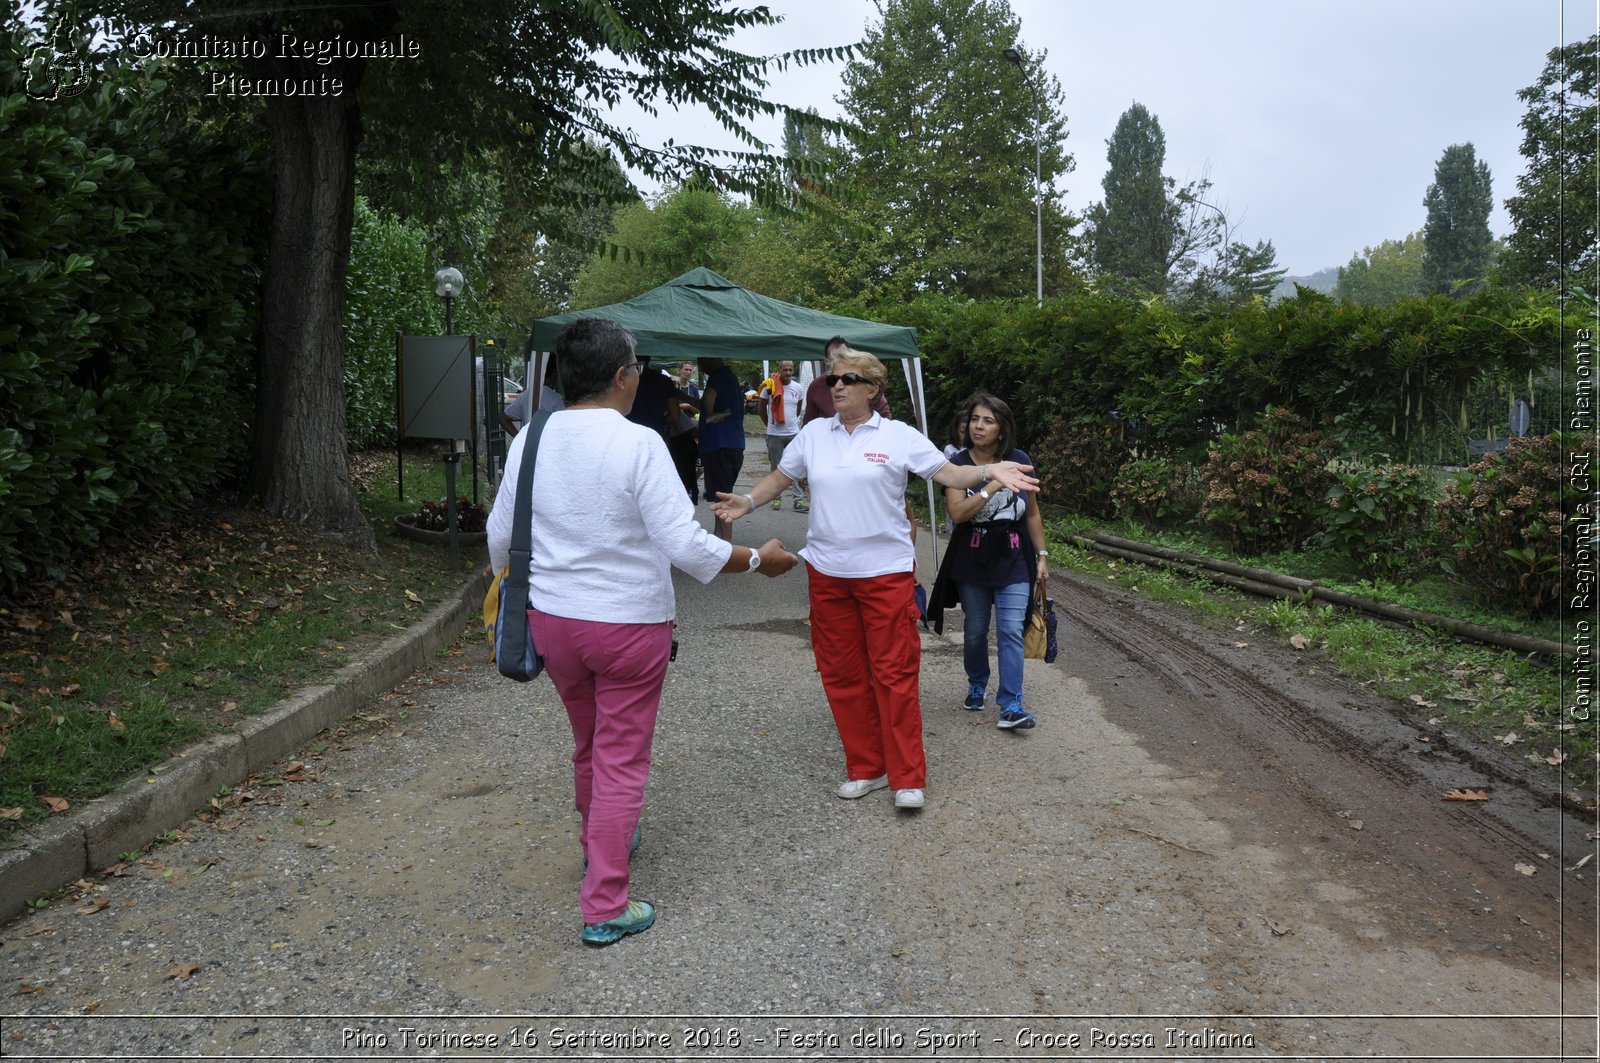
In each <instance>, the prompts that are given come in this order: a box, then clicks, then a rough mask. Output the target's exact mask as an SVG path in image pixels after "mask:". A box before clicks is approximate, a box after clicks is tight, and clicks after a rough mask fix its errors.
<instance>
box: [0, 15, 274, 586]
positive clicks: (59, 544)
mask: <svg viewBox="0 0 1600 1063" xmlns="http://www.w3.org/2000/svg"><path fill="white" fill-rule="evenodd" d="M24 46H25V42H24V41H22V40H21V39H20V38H19V35H18V31H17V28H16V25H15V24H14V23H12V24H4V25H0V351H3V352H4V355H3V357H0V426H4V427H3V428H0V497H3V499H4V502H3V504H0V588H3V587H4V586H6V585H14V584H15V583H17V582H19V581H20V580H22V579H23V578H24V577H26V576H27V575H29V574H31V573H34V572H38V571H41V570H43V571H53V572H60V571H61V570H63V569H64V568H65V566H66V564H67V562H68V559H69V558H70V557H71V555H72V553H73V552H74V551H75V550H79V549H82V548H84V547H87V546H90V545H92V544H95V543H97V542H99V541H100V539H101V537H102V536H103V535H104V534H105V533H106V532H107V531H108V530H110V529H114V528H118V527H127V526H131V525H135V524H139V523H142V522H144V521H147V520H149V519H151V518H153V517H156V516H159V515H161V514H166V513H172V512H175V511H177V510H179V509H181V508H182V507H183V506H184V505H185V504H186V503H188V502H189V501H190V500H191V499H192V498H194V497H196V496H198V495H201V494H203V493H205V492H208V491H210V490H213V489H214V488H216V487H217V486H218V485H220V484H221V483H223V482H225V481H226V480H227V479H229V478H230V477H232V476H234V475H235V474H236V473H237V471H238V468H239V464H240V462H241V461H242V459H243V457H244V455H246V454H247V453H248V448H247V446H246V444H247V441H248V438H249V437H248V432H249V427H250V419H251V416H252V410H253V404H252V394H251V382H252V367H253V358H254V347H255V338H256V331H257V328H256V315H257V306H258V303H259V294H258V293H259V283H260V267H261V263H262V262H263V261H264V258H265V249H264V247H263V244H262V235H263V234H264V233H265V231H266V226H265V217H266V213H267V211H268V209H269V208H270V203H271V188H270V180H269V176H268V171H267V168H266V166H265V165H264V161H263V160H264V149H263V148H262V147H260V145H261V144H262V143H263V142H264V141H265V139H266V138H265V137H264V136H262V135H261V134H260V131H259V130H258V129H253V128H245V127H249V126H250V125H251V115H252V112H251V111H249V110H247V109H241V107H240V105H239V101H237V100H227V101H226V102H225V103H224V102H222V101H210V102H209V103H208V101H206V99H205V98H204V97H203V96H201V95H200V90H199V88H198V87H197V79H182V84H183V86H184V87H182V88H180V87H178V85H177V84H176V83H167V82H163V81H162V80H161V79H160V78H159V77H157V76H156V74H155V73H154V69H153V68H152V67H151V66H150V65H148V64H129V65H124V66H120V67H119V66H117V65H115V64H99V65H93V66H90V67H89V68H88V70H87V89H86V91H84V92H83V94H82V95H79V96H76V97H72V98H68V99H57V100H33V99H29V98H28V97H27V96H26V94H25V85H26V78H27V74H26V72H25V71H24V70H23V69H22V67H21V65H20V64H21V60H22V54H23V50H24ZM252 144H254V145H256V146H251V145H252Z"/></svg>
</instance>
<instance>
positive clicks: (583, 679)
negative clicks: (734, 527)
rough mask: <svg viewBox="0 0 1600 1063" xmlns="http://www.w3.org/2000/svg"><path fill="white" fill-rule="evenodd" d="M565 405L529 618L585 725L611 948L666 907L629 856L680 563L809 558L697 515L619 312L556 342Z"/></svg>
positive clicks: (502, 517) (504, 524)
mask: <svg viewBox="0 0 1600 1063" xmlns="http://www.w3.org/2000/svg"><path fill="white" fill-rule="evenodd" d="M556 359H557V364H558V365H559V366H560V372H561V385H562V391H564V392H565V393H566V398H567V404H566V409H565V410H563V411H561V412H557V413H552V414H550V419H549V421H548V422H547V423H546V424H545V427H544V433H543V436H542V437H541V438H540V441H539V451H538V454H537V455H536V456H535V461H536V464H535V476H534V483H533V495H532V503H533V524H532V532H533V535H532V543H531V556H530V558H529V564H528V571H529V581H528V595H529V598H528V602H529V608H528V623H529V626H530V628H531V629H532V632H533V641H534V645H536V646H538V647H539V652H540V653H541V654H542V655H543V657H544V663H545V672H546V673H547V674H548V675H549V676H550V680H551V682H553V683H554V684H555V688H556V692H557V693H558V694H560V695H561V701H562V703H563V704H564V705H565V706H566V709H567V718H568V720H569V721H570V722H571V724H572V737H573V740H574V742H575V744H576V749H575V751H574V753H573V755H572V778H573V790H574V793H575V803H576V805H577V809H578V813H579V815H580V816H581V817H582V821H583V822H582V830H581V833H580V834H579V841H580V842H581V843H582V845H583V852H584V858H585V863H586V867H585V870H584V876H583V886H582V888H581V889H580V891H579V894H578V899H579V906H580V907H581V909H582V911H583V924H584V925H583V931H582V934H581V940H582V941H583V942H584V943H585V944H588V945H608V944H610V943H611V942H613V941H616V940H618V939H620V938H621V937H623V935H625V934H637V933H639V932H640V931H642V930H647V929H649V927H650V926H651V925H652V924H653V923H654V922H655V908H654V906H652V905H651V904H649V903H648V902H645V901H635V900H630V899H629V896H628V857H629V854H630V853H631V852H632V848H633V847H634V846H637V845H638V843H639V813H640V811H641V809H642V808H643V807H644V790H645V783H646V781H647V780H648V779H649V775H650V747H651V743H652V738H653V736H654V734H655V724H656V712H657V710H658V709H659V708H660V705H661V687H662V683H663V681H664V680H665V679H666V674H667V660H668V658H669V656H670V654H671V650H672V620H673V616H674V615H675V613H676V603H675V601H674V598H673V593H672V573H671V568H672V566H673V565H676V566H677V567H678V568H681V569H682V570H683V571H685V572H687V573H688V574H689V575H691V576H693V577H694V578H695V579H697V580H699V581H700V582H701V583H709V582H711V580H712V578H713V577H715V576H716V574H717V573H719V572H760V573H762V574H763V575H766V576H778V575H782V574H783V573H784V572H787V571H788V570H789V569H790V568H792V567H794V566H795V565H796V564H798V563H799V558H797V557H795V556H794V555H793V554H791V553H789V551H787V550H785V549H784V548H783V544H782V543H780V542H779V541H778V540H776V539H772V540H770V541H768V542H767V543H766V545H764V546H762V547H761V549H760V550H752V549H749V548H747V547H743V546H733V545H732V544H731V543H728V542H726V541H725V540H722V539H718V538H716V537H714V536H712V535H710V534H709V533H708V532H707V531H706V530H705V529H704V528H702V527H701V526H700V524H699V522H698V521H696V520H695V515H694V505H693V503H691V502H690V501H689V499H688V497H687V496H685V494H684V492H683V488H682V487H681V486H680V485H679V483H678V477H677V475H676V473H675V472H674V470H673V466H672V458H671V456H670V455H668V453H667V444H666V441H665V440H664V439H662V437H661V433H660V432H657V431H654V430H653V429H651V428H646V427H644V426H642V425H638V424H634V423H632V422H630V421H628V420H627V419H626V417H625V416H624V415H625V414H626V413H627V412H628V411H629V410H630V409H632V408H633V403H634V398H635V397H636V395H637V393H638V390H639V371H640V369H641V365H642V363H640V361H639V360H638V357H637V356H636V355H635V353H634V341H633V335H632V333H630V332H629V331H628V330H627V329H625V328H623V327H622V326H621V325H618V324H617V323H616V322H614V321H607V320H604V319H602V318H580V319H579V320H577V321H574V322H573V323H572V324H570V325H568V326H567V327H566V328H565V329H563V330H562V331H561V335H560V336H559V337H558V338H557V339H556ZM530 434H531V433H528V432H519V433H517V437H516V438H515V439H513V440H512V441H511V448H510V450H509V452H508V453H507V454H506V473H505V479H504V480H503V481H502V483H501V485H500V490H499V494H497V495H496V497H495V505H494V509H493V511H492V512H491V513H490V514H489V528H488V530H489V559H490V564H491V565H492V566H493V570H494V571H495V572H499V571H500V570H501V569H502V568H504V567H505V566H506V565H507V564H509V562H510V556H511V529H512V525H513V521H514V516H515V515H514V513H513V512H512V511H513V510H514V508H515V503H516V497H517V480H518V477H519V474H520V472H521V468H522V451H523V449H524V447H525V445H526V443H527V440H528V436H529V435H530Z"/></svg>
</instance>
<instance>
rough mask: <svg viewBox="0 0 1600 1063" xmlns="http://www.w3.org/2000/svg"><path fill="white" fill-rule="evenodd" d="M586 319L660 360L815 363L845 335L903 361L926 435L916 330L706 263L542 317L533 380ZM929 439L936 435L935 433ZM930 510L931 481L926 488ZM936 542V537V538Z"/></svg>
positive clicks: (533, 340)
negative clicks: (817, 304)
mask: <svg viewBox="0 0 1600 1063" xmlns="http://www.w3.org/2000/svg"><path fill="white" fill-rule="evenodd" d="M581 317H603V318H607V319H609V320H612V321H615V322H617V323H618V324H620V325H622V326H623V327H625V328H627V329H628V331H630V332H632V333H633V335H634V337H635V339H637V340H638V345H639V346H638V349H639V353H640V354H642V355H648V356H649V357H650V358H651V360H652V361H654V362H655V363H656V364H658V365H661V364H666V363H670V362H684V361H689V362H692V361H697V360H699V359H700V358H728V359H736V360H739V361H764V360H765V361H777V360H780V359H784V358H789V359H794V360H796V361H817V360H819V359H820V358H821V357H822V347H823V344H825V343H827V342H828V340H830V339H832V338H833V337H834V336H843V337H844V338H845V339H846V340H848V341H849V343H850V346H852V347H854V348H855V349H857V350H860V351H868V352H870V353H872V354H875V355H877V356H878V357H879V358H880V359H882V360H884V361H886V362H887V361H899V362H901V364H902V366H903V367H904V369H905V374H906V383H907V385H908V386H909V387H910V390H911V404H912V407H913V412H914V413H915V417H916V423H917V425H918V426H919V427H920V428H921V429H922V432H923V434H924V435H928V412H927V399H926V395H925V393H924V391H923V387H922V356H921V355H920V354H918V352H917V330H916V329H913V328H907V327H905V326H902V325H885V324H882V323H880V322H877V321H865V320H863V319H861V318H855V317H844V316H842V315H839V314H829V313H825V312H824V311H821V310H811V309H809V308H807V307H803V306H796V305H794V304H793V303H786V302H783V301H782V300H780V299H772V298H769V297H767V296H765V295H757V294H756V293H755V292H752V291H750V290H749V289H747V288H742V287H740V286H739V285H737V284H735V283H733V282H732V281H730V280H728V279H727V278H726V277H722V276H720V275H718V274H717V273H715V272H713V271H711V270H709V269H706V268H705V267H704V266H701V267H698V268H696V269H692V270H690V271H689V272H688V273H685V274H683V275H682V276H681V277H676V278H674V279H673V280H670V281H667V283H665V284H663V285H661V286H660V287H659V288H652V289H651V290H650V291H648V292H645V293H644V294H643V295H637V296H634V297H633V298H632V299H629V300H627V301H625V302H621V303H612V304H611V305H609V306H597V307H594V308H592V309H589V310H576V311H572V312H569V313H565V314H555V315H553V316H551V317H544V318H540V319H539V320H538V321H535V322H534V324H533V332H532V333H531V334H530V335H529V337H528V357H529V359H530V363H531V364H530V365H529V375H528V378H527V379H528V380H529V381H530V382H532V381H536V380H543V379H544V361H545V357H546V355H547V353H548V352H549V351H551V350H554V349H555V342H556V336H557V335H558V334H559V333H560V332H561V330H562V329H563V328H564V327H566V325H567V324H569V323H570V322H572V321H575V320H577V319H578V318H581ZM930 438H931V436H930ZM928 505H929V512H930V513H932V512H934V511H935V507H934V505H933V485H932V484H929V485H928ZM934 541H935V543H936V544H937V541H938V540H937V537H935V540H934ZM937 549H938V548H937V545H936V546H935V553H937Z"/></svg>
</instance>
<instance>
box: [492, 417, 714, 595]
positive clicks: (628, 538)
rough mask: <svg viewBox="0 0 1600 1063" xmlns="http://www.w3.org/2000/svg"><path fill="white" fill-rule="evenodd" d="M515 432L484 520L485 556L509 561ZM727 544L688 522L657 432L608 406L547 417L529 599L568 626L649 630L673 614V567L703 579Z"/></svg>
mask: <svg viewBox="0 0 1600 1063" xmlns="http://www.w3.org/2000/svg"><path fill="white" fill-rule="evenodd" d="M528 436H529V433H528V432H526V431H522V432H518V433H517V435H516V438H515V439H513V440H512V441H511V447H510V449H509V451H508V453H507V454H506V472H505V477H504V479H502V480H501V483H500V489H499V492H498V494H496V496H495V502H494V509H493V510H492V511H491V512H490V514H489V560H490V562H491V563H492V564H493V565H494V570H495V571H496V572H499V571H500V570H501V569H502V568H504V567H505V566H506V564H507V563H508V562H509V560H510V553H511V524H512V509H513V507H514V505H515V503H516V498H517V476H518V474H519V472H520V471H521V467H522V451H523V445H524V444H525V443H526V442H527V439H528ZM732 552H733V547H732V545H731V544H729V543H727V542H724V541H723V540H721V539H718V538H717V537H715V536H714V535H712V534H711V533H709V532H707V531H706V530H705V529H704V528H702V527H701V526H700V524H699V523H698V522H697V521H696V520H695V515H694V506H693V505H692V504H691V503H690V502H689V496H688V495H687V494H685V493H684V490H683V481H681V480H679V479H678V473H677V470H676V468H674V466H673V464H672V458H671V456H670V455H669V454H668V453H667V445H666V443H665V442H663V441H662V439H661V436H660V434H659V433H656V432H652V431H651V430H650V429H648V428H644V427H642V426H640V425H636V424H633V423H632V422H630V421H628V420H627V419H626V418H624V417H623V416H622V414H620V413H617V412H616V411H615V410H610V409H582V410H563V411H561V412H559V413H554V414H551V416H550V423H549V424H548V425H546V426H545V430H544V435H543V437H541V438H540V440H539V457H538V462H537V464H536V466H535V469H534V477H533V543H532V563H531V572H530V575H529V601H530V602H532V604H533V606H534V608H536V609H539V610H541V611H543V612H546V613H551V614H553V615H555V616H564V617H568V618H570V619H573V620H601V621H605V622H607V623H614V624H653V623H660V622H661V621H664V620H671V619H672V618H673V617H674V615H675V614H676V603H675V599H674V597H673V593H672V573H671V571H670V568H671V566H672V565H677V566H678V567H679V568H681V569H682V570H683V571H685V572H687V573H688V574H689V575H691V576H693V577H694V578H695V579H697V580H699V581H700V582H701V583H710V582H711V579H712V577H713V576H715V575H716V574H717V572H718V571H720V570H721V569H722V567H723V566H724V565H726V564H727V563H728V557H729V555H730V554H731V553H732Z"/></svg>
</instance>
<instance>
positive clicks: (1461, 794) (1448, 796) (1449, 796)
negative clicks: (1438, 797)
mask: <svg viewBox="0 0 1600 1063" xmlns="http://www.w3.org/2000/svg"><path fill="white" fill-rule="evenodd" d="M1444 799H1445V800H1446V801H1487V800H1489V791H1488V790H1464V789H1457V790H1446V791H1445V794H1444Z"/></svg>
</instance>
